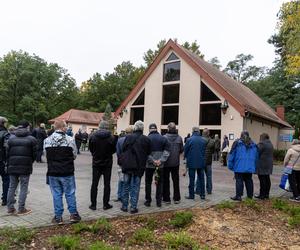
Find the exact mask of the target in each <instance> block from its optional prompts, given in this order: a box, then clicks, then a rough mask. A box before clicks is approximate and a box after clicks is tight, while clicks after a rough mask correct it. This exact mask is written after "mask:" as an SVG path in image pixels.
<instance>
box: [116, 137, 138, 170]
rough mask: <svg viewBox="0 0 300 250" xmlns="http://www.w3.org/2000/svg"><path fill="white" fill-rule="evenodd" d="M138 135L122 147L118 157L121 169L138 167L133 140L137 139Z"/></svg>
mask: <svg viewBox="0 0 300 250" xmlns="http://www.w3.org/2000/svg"><path fill="white" fill-rule="evenodd" d="M138 138H139V136H138V137H136V138H135V139H134V140H133V141H132V142H131V143H129V144H127V145H125V147H123V150H122V151H123V152H122V153H121V154H120V156H119V157H118V165H119V166H121V167H122V170H123V171H124V170H129V169H132V170H133V169H138V168H139V164H138V158H137V153H136V150H135V147H134V144H135V142H136V141H137V140H138Z"/></svg>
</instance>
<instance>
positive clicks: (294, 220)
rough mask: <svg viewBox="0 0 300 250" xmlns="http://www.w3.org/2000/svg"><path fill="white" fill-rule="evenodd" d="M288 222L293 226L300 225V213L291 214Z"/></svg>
mask: <svg viewBox="0 0 300 250" xmlns="http://www.w3.org/2000/svg"><path fill="white" fill-rule="evenodd" d="M288 224H289V225H290V226H291V227H299V226H300V214H297V215H294V216H291V217H290V218H288Z"/></svg>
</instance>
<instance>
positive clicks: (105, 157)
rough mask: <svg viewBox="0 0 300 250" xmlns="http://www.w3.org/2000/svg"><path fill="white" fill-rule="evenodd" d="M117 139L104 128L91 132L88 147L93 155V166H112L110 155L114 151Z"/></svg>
mask: <svg viewBox="0 0 300 250" xmlns="http://www.w3.org/2000/svg"><path fill="white" fill-rule="evenodd" d="M116 144H117V140H116V138H114V137H113V136H112V135H111V132H110V131H108V130H106V129H100V130H98V131H96V132H95V133H93V135H92V137H91V139H90V142H89V147H90V151H91V153H92V155H93V167H96V168H105V167H112V161H113V158H112V155H113V154H114V153H115V152H116Z"/></svg>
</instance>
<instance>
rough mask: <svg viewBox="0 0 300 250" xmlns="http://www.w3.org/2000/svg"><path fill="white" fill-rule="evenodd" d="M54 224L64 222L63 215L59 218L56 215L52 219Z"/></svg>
mask: <svg viewBox="0 0 300 250" xmlns="http://www.w3.org/2000/svg"><path fill="white" fill-rule="evenodd" d="M51 222H52V223H53V224H57V225H62V224H64V222H63V219H62V217H60V218H58V217H56V216H54V217H53V219H52V221H51Z"/></svg>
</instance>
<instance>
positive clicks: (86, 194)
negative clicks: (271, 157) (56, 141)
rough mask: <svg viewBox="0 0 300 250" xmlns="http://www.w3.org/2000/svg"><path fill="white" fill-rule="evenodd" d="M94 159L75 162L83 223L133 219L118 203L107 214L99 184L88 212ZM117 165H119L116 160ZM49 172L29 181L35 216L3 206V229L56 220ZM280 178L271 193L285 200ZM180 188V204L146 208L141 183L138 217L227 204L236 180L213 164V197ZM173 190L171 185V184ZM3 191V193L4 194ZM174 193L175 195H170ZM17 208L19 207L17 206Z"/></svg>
mask: <svg viewBox="0 0 300 250" xmlns="http://www.w3.org/2000/svg"><path fill="white" fill-rule="evenodd" d="M91 162H92V159H91V156H90V154H89V153H88V152H82V153H81V154H80V155H79V156H78V157H77V159H76V161H75V168H76V170H75V176H76V186H77V191H76V197H77V205H78V211H79V213H80V215H81V217H82V219H83V220H92V219H97V218H99V217H107V218H111V217H116V216H124V215H130V213H124V212H122V211H120V206H121V204H120V203H119V202H113V201H111V204H112V205H113V206H114V207H113V208H112V209H110V210H106V211H104V210H103V209H102V194H103V183H102V180H100V183H99V189H98V190H99V191H98V204H97V205H98V207H97V210H96V211H92V210H90V209H89V208H88V206H89V205H90V185H91V179H92V178H91V176H92V169H91ZM114 162H116V161H115V160H114ZM46 170H47V166H46V164H45V163H39V164H38V163H35V164H34V168H33V174H32V175H31V178H30V184H29V190H30V193H29V194H28V196H27V202H26V207H28V208H30V209H32V213H31V214H29V215H26V216H9V215H7V209H6V207H1V206H0V228H1V227H4V226H12V227H16V226H24V227H39V226H48V225H51V219H52V217H53V204H52V196H51V193H50V189H49V187H48V185H46ZM181 172H182V173H183V172H184V166H183V165H182V167H181ZM117 176H118V175H117V166H116V165H114V166H113V173H112V181H111V189H112V190H111V200H113V199H115V198H116V189H117V179H118V177H117ZM280 176H281V168H280V167H274V174H273V175H272V178H271V179H272V180H271V181H272V189H271V196H275V197H277V196H282V195H283V194H284V193H285V192H284V191H282V190H280V189H279V188H278V183H279V180H280ZM154 185H155V184H153V198H154V190H155V189H154V188H155V187H154ZM254 185H255V191H256V192H257V191H258V187H259V186H258V178H257V176H254ZM180 186H181V197H182V198H181V203H180V204H177V205H175V204H173V203H172V204H171V205H165V204H163V206H162V207H161V208H158V207H156V204H155V202H152V206H151V207H145V206H144V196H145V184H144V178H143V179H142V183H141V191H140V200H139V213H140V214H145V213H153V212H159V211H169V210H176V209H183V208H192V207H203V208H206V207H209V206H211V205H215V204H217V203H220V202H221V201H224V200H228V199H229V197H230V196H231V195H233V194H234V191H235V185H234V180H233V173H232V172H231V171H229V170H228V169H227V168H226V167H222V166H221V165H220V163H218V162H214V163H213V194H212V195H207V196H206V200H205V201H203V200H200V197H199V196H197V195H196V198H195V200H187V199H185V198H184V195H185V194H187V191H188V177H183V176H182V175H181V177H180ZM171 187H172V184H171ZM1 191H2V190H1ZM171 193H172V191H171ZM64 203H65V212H64V220H65V221H66V222H68V220H69V213H68V211H67V207H66V202H65V201H64ZM16 205H17V204H16Z"/></svg>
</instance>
